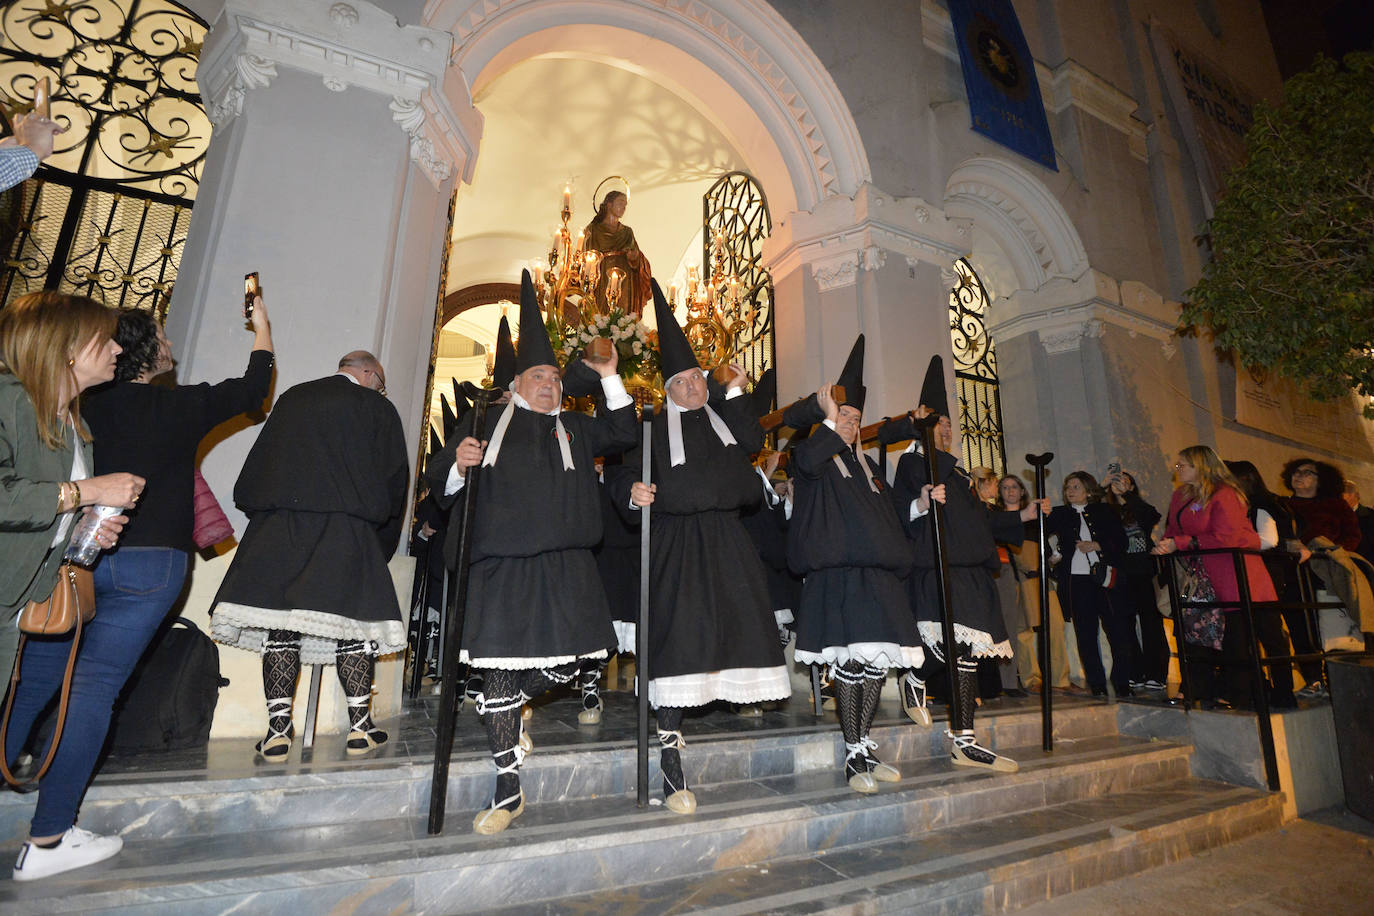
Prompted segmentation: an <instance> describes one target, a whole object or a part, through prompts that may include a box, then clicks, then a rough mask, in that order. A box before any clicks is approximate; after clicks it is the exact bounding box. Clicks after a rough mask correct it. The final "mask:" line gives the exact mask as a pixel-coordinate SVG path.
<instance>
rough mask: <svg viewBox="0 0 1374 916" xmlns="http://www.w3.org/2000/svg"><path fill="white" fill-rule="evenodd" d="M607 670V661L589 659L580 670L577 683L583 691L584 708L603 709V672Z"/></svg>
mask: <svg viewBox="0 0 1374 916" xmlns="http://www.w3.org/2000/svg"><path fill="white" fill-rule="evenodd" d="M605 670H606V659H604V658H588V659H584V660H583V661H582V667H581V668H579V669H578V674H577V683H578V686H579V687H580V688H581V690H582V708H583V709H600V708H601V672H602V671H605Z"/></svg>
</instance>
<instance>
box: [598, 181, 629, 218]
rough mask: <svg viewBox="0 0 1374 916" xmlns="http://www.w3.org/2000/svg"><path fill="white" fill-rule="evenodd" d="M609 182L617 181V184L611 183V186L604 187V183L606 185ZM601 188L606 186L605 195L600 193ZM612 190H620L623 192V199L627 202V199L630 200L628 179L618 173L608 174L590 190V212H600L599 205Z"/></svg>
mask: <svg viewBox="0 0 1374 916" xmlns="http://www.w3.org/2000/svg"><path fill="white" fill-rule="evenodd" d="M611 182H617V183H618V184H616V185H613V186H612V187H609V188H606V185H607V184H610V183H611ZM602 188H606V194H605V196H602V194H601V189H602ZM612 191H620V192H621V193H623V194H624V195H625V201H626V203H629V200H630V183H629V182H628V181H626V180H625V178H624V177H623V176H620V175H609V176H607V177H606V178H603V179H601V184H599V185H597V186H596V190H595V191H593V192H592V212H593V213H600V212H601V205H602V204H603V203H605V201H606V197H609V196H610V194H611V192H612Z"/></svg>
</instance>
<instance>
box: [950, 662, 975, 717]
mask: <svg viewBox="0 0 1374 916" xmlns="http://www.w3.org/2000/svg"><path fill="white" fill-rule="evenodd" d="M960 648H961V649H963V653H962V654H961V655H960V656H959V658H958V659H957V660H956V661H955V663H954V671H955V677H957V678H958V684H957V686H958V688H959V697H958V699H957V700H956V701H955V702H954V703H951V704H950V706H951V713H952V715H951V716H950V727H951V729H952V730H953V731H954V733H955V734H959V733H960V732H964V731H972V730H973V713H974V710H975V709H977V708H978V662H977V661H975V660H974V659H973V658H972V657H971V656H970V655H969V654H968V650H967V649H964V648H963V647H962V646H961V647H960Z"/></svg>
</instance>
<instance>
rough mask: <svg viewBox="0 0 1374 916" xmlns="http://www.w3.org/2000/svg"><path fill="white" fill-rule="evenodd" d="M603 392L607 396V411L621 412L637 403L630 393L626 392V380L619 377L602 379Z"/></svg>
mask: <svg viewBox="0 0 1374 916" xmlns="http://www.w3.org/2000/svg"><path fill="white" fill-rule="evenodd" d="M601 391H602V392H603V393H604V394H605V395H606V409H607V410H619V409H620V408H622V407H625V406H626V405H628V404H633V403H634V402H635V399H634V398H632V397H630V393H629V392H628V391H626V390H625V382H624V380H623V379H621V377H620V376H618V375H609V376H606V377H604V378H602V379H601Z"/></svg>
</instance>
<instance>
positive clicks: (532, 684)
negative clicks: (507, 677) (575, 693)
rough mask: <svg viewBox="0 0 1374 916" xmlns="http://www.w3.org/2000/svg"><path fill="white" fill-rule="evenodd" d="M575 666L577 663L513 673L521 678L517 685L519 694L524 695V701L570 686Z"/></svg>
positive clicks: (575, 675)
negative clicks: (557, 688)
mask: <svg viewBox="0 0 1374 916" xmlns="http://www.w3.org/2000/svg"><path fill="white" fill-rule="evenodd" d="M577 666H578V663H577V662H567V663H565V664H562V665H558V666H557V667H554V668H534V669H531V670H529V671H517V672H515V673H516V674H518V675H521V676H522V677H521V679H520V681H518V682H517V683H518V684H519V686H520V690H521V693H523V694H524V695H525V701H526V702H528V701H530V700H532V699H534V698H535V697H537V696H542V695H543V694H546V693H548V692H549V691H550V690H552V689H553V688H555V687H562V686H564V685H566V684H571V683H572V682H573V679H574V678H576V677H577Z"/></svg>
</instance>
